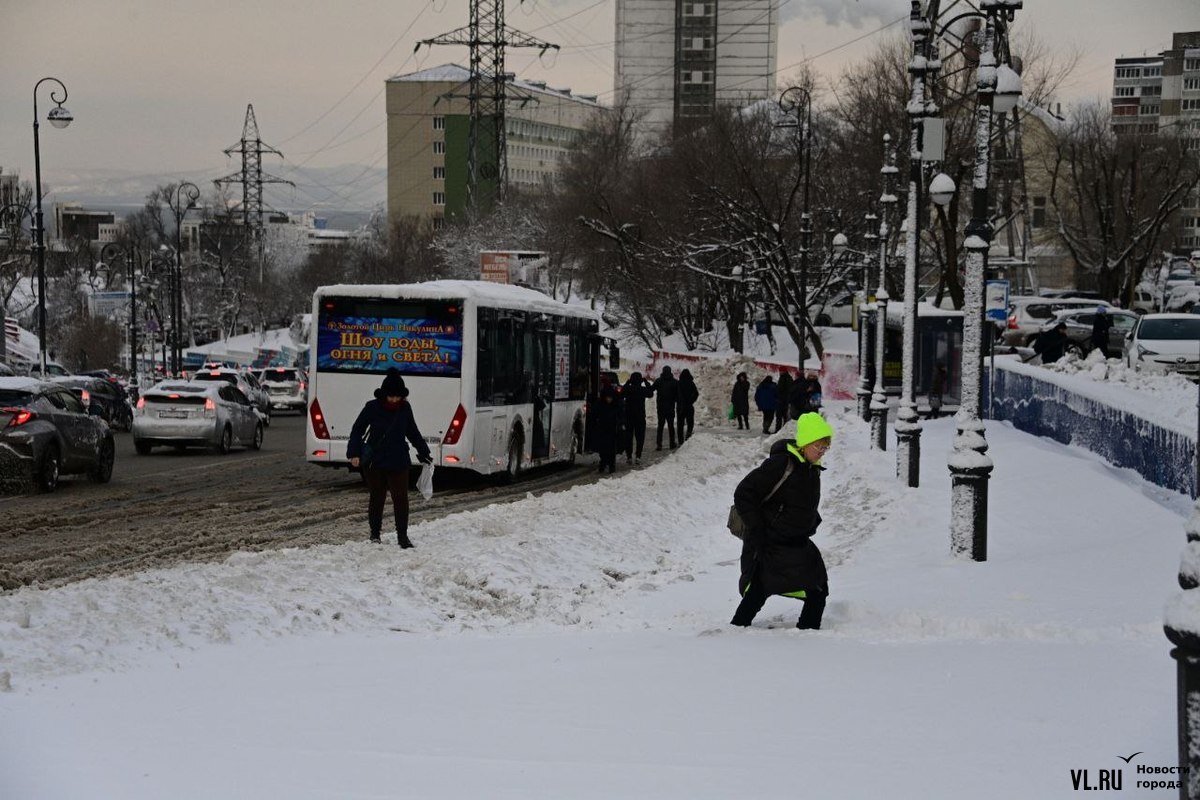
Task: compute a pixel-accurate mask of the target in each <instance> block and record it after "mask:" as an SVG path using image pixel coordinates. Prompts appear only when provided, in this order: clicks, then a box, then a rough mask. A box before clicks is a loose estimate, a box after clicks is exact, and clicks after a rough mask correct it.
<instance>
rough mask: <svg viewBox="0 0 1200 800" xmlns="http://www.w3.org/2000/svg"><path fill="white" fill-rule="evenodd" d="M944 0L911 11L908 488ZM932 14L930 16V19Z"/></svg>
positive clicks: (904, 471) (903, 410) (916, 472)
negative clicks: (938, 29)
mask: <svg viewBox="0 0 1200 800" xmlns="http://www.w3.org/2000/svg"><path fill="white" fill-rule="evenodd" d="M938 5H939V2H938V0H930V2H929V6H928V9H927V10H926V12H925V13H922V11H921V3H920V2H919V0H912V9H911V11H910V13H909V23H908V25H909V37H910V39H911V40H912V61H910V62H909V65H908V74H909V76H910V77H911V80H912V94H911V96H910V97H909V101H908V108H907V112H908V118H909V134H910V135H909V152H908V209H907V214H906V215H905V221H906V222H907V224H908V235H907V237H906V239H905V249H904V322H903V334H902V347H901V352H902V355H901V382H900V405H899V408H898V409H897V411H896V475H897V477H900V478H903V479H904V480H905V482H906V483H907V485H908V486H909V487H911V488H916V487H917V486H918V485H919V483H920V466H921V422H920V417H919V416H918V415H917V403H916V398H915V394H914V393H915V389H916V376H915V372H916V331H917V270H918V267H919V265H920V247H921V228H922V225H921V223H920V219H921V211H922V209H921V189H922V183H923V179H922V174H921V167H922V163H923V162H924V161H925V160H928V155H927V154H926V153H925V120H926V119H927V118H929V117H932V116H934V115H936V113H937V105H936V104H935V103H934V102H933V100H932V91H931V84H932V81H933V80H934V79H935V77H936V74H937V72H938V70H939V69H940V67H941V64H940V61H939V60H938V57H937V51H936V48H935V46H934V36H933V24H934V22H936V20H937V15H938ZM926 14H927V16H926Z"/></svg>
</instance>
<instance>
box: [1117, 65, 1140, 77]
mask: <svg viewBox="0 0 1200 800" xmlns="http://www.w3.org/2000/svg"><path fill="white" fill-rule="evenodd" d="M1140 77H1142V70H1141V69H1140V68H1139V67H1117V78H1140Z"/></svg>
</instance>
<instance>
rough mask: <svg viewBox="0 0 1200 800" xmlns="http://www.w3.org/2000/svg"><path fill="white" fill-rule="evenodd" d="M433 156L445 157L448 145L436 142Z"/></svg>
mask: <svg viewBox="0 0 1200 800" xmlns="http://www.w3.org/2000/svg"><path fill="white" fill-rule="evenodd" d="M433 154H434V155H435V156H444V155H445V154H446V143H445V142H441V141H438V142H434V143H433Z"/></svg>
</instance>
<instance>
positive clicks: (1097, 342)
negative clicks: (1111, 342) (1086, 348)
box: [1092, 306, 1113, 358]
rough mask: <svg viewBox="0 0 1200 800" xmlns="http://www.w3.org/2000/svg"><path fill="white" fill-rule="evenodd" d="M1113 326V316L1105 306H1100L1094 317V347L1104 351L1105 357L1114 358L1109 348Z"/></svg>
mask: <svg viewBox="0 0 1200 800" xmlns="http://www.w3.org/2000/svg"><path fill="white" fill-rule="evenodd" d="M1112 326H1113V321H1112V317H1110V316H1109V315H1108V311H1106V310H1105V308H1104V306H1100V307H1098V308H1097V309H1096V316H1095V317H1094V318H1093V319H1092V347H1095V348H1096V349H1098V350H1099V351H1100V352H1101V353H1103V354H1104V357H1105V358H1112V354H1111V353H1110V352H1109V350H1108V332H1109V331H1110V330H1111V329H1112Z"/></svg>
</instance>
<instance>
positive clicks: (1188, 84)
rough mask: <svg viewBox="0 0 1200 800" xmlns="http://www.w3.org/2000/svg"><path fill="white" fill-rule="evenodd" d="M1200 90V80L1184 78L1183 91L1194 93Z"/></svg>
mask: <svg viewBox="0 0 1200 800" xmlns="http://www.w3.org/2000/svg"><path fill="white" fill-rule="evenodd" d="M1198 89H1200V78H1184V79H1183V90H1184V91H1185V92H1194V91H1196V90H1198Z"/></svg>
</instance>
